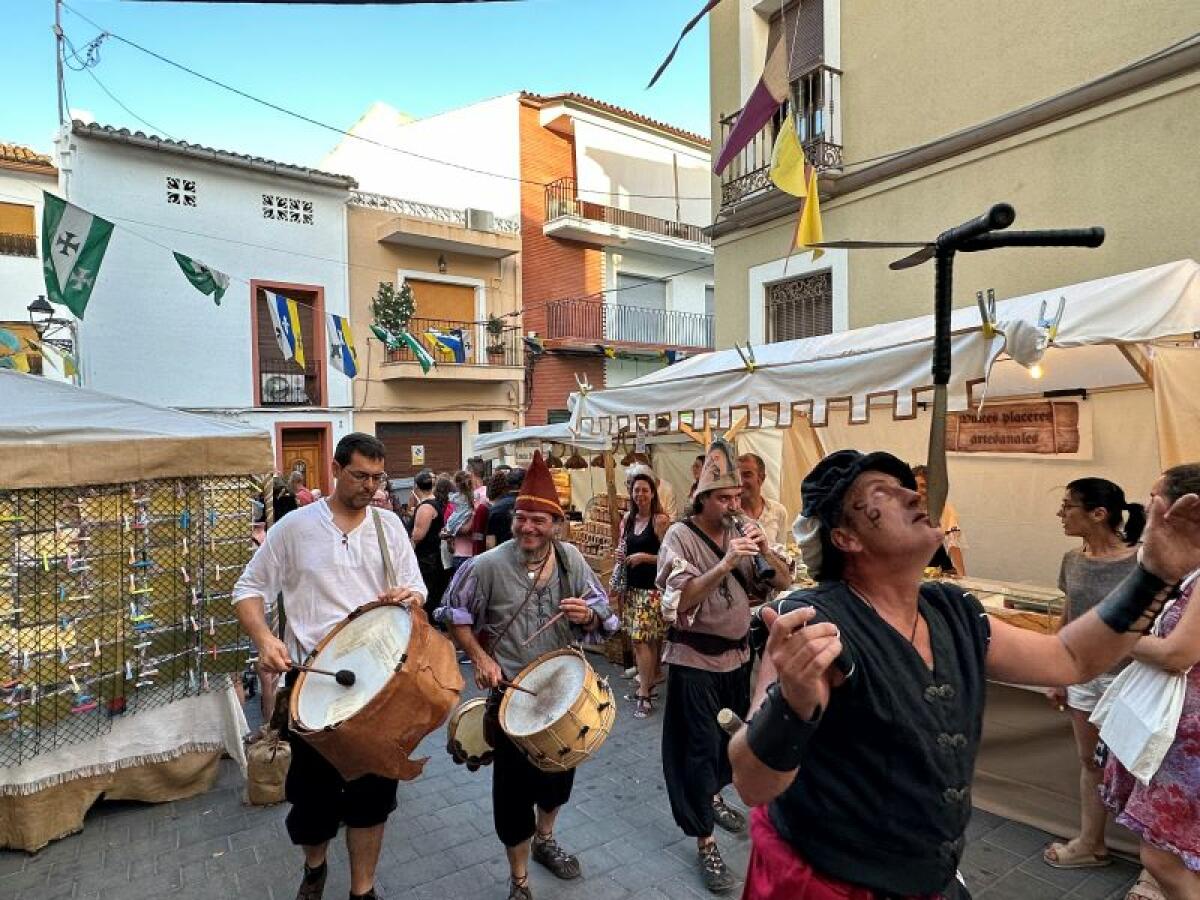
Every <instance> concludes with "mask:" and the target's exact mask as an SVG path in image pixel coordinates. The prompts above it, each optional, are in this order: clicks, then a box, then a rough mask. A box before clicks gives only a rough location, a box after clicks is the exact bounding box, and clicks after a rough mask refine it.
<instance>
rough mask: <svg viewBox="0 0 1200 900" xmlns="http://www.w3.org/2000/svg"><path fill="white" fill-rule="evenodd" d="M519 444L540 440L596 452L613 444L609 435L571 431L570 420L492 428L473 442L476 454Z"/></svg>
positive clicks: (493, 453)
mask: <svg viewBox="0 0 1200 900" xmlns="http://www.w3.org/2000/svg"><path fill="white" fill-rule="evenodd" d="M516 444H538V445H539V446H540V445H542V444H565V445H567V446H570V447H578V448H579V449H580V450H590V451H592V452H594V453H599V452H601V451H604V450H607V449H609V447H610V444H609V440H608V438H607V437H604V436H602V435H577V434H575V433H574V432H572V431H571V426H570V425H568V424H567V423H566V422H562V423H559V424H557V425H529V426H527V427H525V428H511V429H509V430H508V431H492V432H488V433H487V434H480V435H476V436H475V442H474V443H473V444H472V446H473V447H474V448H475V453H476V455H478V456H482V457H484V458H491V457H494V456H499V455H501V454H502V453H503V452H504V448H505V447H507V446H510V445H516Z"/></svg>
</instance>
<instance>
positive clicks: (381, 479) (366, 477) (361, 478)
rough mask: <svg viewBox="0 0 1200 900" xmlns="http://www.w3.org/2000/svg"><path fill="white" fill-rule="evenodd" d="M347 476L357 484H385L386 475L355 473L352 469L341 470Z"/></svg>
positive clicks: (385, 473) (381, 473) (382, 473)
mask: <svg viewBox="0 0 1200 900" xmlns="http://www.w3.org/2000/svg"><path fill="white" fill-rule="evenodd" d="M342 471H343V472H345V473H346V474H347V475H349V476H350V477H351V478H353V479H354V480H355V481H357V482H358V483H359V484H366V483H367V482H374V483H375V484H387V480H388V473H387V472H380V473H379V474H378V475H375V474H372V473H370V472H355V471H354V470H353V469H342Z"/></svg>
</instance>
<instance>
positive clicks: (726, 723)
mask: <svg viewBox="0 0 1200 900" xmlns="http://www.w3.org/2000/svg"><path fill="white" fill-rule="evenodd" d="M717 724H718V725H720V726H721V730H722V731H723V732H725V733H726V734H727V735H729V736H730V737H733V736H734V735H735V734H737V733H738V729H740V728H741V727H742V726H743V725H745V724H746V723H745V722H743V721H742V717H741V716H739V715H738V714H737V713H735V712H734V711H733V710H732V709H730V708H729V707H725V708H724V709H722V710H721V711H720V712H719V713H717Z"/></svg>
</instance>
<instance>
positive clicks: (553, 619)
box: [521, 612, 566, 647]
mask: <svg viewBox="0 0 1200 900" xmlns="http://www.w3.org/2000/svg"><path fill="white" fill-rule="evenodd" d="M565 615H566V613H565V612H560V613H555V614H554V615H552V616H551V617H550V621H548V622H547V623H546V624H545V625H543V626H542V627H541V628H539V629H538V630H537V631H535V632H534V633H533V634H531V635H530V636H529V637H527V638H525V640H523V641H521V646H522V647H524V646H525V645H526V644H528V643H529V642H530V641H532V640H533V639H534V638H535V637H537V636H538V635H539V634H541V633H542V632H543V631H545V630H546V629H547V628H549V627H550V626H551V625H553V624H554V623H555V622H557V621H558V620H559V619H561V618H562V617H563V616H565Z"/></svg>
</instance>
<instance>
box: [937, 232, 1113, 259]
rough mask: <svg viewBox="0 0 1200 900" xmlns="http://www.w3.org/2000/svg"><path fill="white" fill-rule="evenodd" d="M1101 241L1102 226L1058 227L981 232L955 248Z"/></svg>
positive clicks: (966, 250) (1087, 244) (1091, 244)
mask: <svg viewBox="0 0 1200 900" xmlns="http://www.w3.org/2000/svg"><path fill="white" fill-rule="evenodd" d="M1103 243H1104V229H1103V228H1100V227H1093V228H1058V229H1047V230H1043V231H1005V232H1003V233H1000V234H981V235H979V236H977V237H973V238H970V239H968V240H966V241H963V242H962V243H960V244H958V246H957V247H956V248H955V249H956V250H958V251H960V252H962V253H977V252H979V251H980V250H995V249H997V248H999V247H1099V246H1100V245H1101V244H1103Z"/></svg>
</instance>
